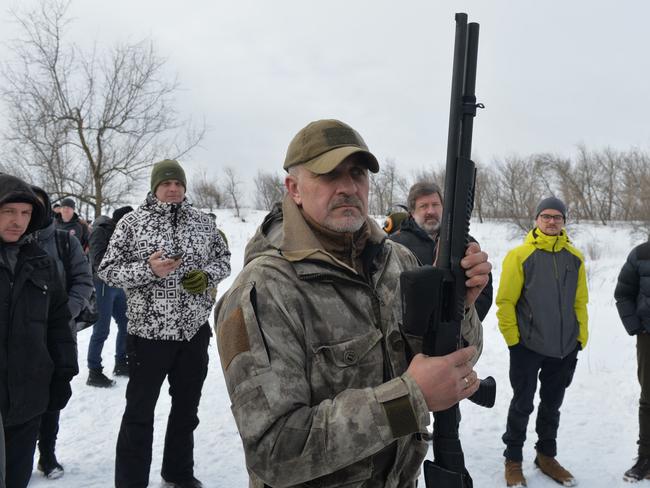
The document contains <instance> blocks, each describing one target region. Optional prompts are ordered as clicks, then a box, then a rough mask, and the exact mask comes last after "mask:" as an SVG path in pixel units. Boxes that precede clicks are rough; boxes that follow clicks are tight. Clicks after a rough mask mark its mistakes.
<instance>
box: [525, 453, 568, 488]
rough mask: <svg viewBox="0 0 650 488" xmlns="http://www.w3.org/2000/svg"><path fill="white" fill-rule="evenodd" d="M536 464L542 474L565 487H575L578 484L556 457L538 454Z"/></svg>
mask: <svg viewBox="0 0 650 488" xmlns="http://www.w3.org/2000/svg"><path fill="white" fill-rule="evenodd" d="M535 464H536V465H537V467H538V468H539V469H540V471H541V472H542V473H544V474H545V475H546V476H548V477H549V478H552V479H553V480H555V481H557V482H558V483H559V484H561V485H563V486H575V485H577V484H578V482H577V481H576V479H575V478H574V477H573V475H572V474H571V473H569V472H568V471H567V470H566V469H564V468H563V467H562V465H561V464H560V463H558V462H557V460H556V459H555V458H554V457H550V456H546V455H544V454H542V453H541V452H537V457H536V458H535Z"/></svg>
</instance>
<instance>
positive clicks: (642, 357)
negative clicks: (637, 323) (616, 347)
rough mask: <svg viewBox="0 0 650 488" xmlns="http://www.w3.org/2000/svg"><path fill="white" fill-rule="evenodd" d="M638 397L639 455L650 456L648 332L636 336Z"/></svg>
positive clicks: (649, 338)
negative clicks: (639, 391)
mask: <svg viewBox="0 0 650 488" xmlns="http://www.w3.org/2000/svg"><path fill="white" fill-rule="evenodd" d="M636 359H637V376H638V378H639V384H640V385H641V398H640V399H639V442H638V444H639V456H642V457H650V334H639V335H637V336H636Z"/></svg>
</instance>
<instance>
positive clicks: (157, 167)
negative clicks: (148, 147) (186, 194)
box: [151, 159, 187, 193]
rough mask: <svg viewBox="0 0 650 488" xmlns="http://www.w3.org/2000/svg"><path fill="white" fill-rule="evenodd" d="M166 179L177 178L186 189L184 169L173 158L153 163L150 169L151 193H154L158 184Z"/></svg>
mask: <svg viewBox="0 0 650 488" xmlns="http://www.w3.org/2000/svg"><path fill="white" fill-rule="evenodd" d="M167 180H178V181H180V182H181V183H182V184H183V187H184V188H185V189H186V190H187V179H186V178H185V171H183V168H181V165H180V164H178V161H176V160H174V159H164V160H162V161H158V162H157V163H156V164H154V165H153V169H152V170H151V193H156V188H158V185H160V184H161V183H162V182H163V181H167Z"/></svg>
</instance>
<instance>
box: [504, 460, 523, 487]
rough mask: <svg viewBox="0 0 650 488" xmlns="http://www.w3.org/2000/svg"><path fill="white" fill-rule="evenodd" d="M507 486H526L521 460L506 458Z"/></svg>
mask: <svg viewBox="0 0 650 488" xmlns="http://www.w3.org/2000/svg"><path fill="white" fill-rule="evenodd" d="M506 486H526V478H524V473H523V471H522V470H521V462H520V461H513V460H512V459H506Z"/></svg>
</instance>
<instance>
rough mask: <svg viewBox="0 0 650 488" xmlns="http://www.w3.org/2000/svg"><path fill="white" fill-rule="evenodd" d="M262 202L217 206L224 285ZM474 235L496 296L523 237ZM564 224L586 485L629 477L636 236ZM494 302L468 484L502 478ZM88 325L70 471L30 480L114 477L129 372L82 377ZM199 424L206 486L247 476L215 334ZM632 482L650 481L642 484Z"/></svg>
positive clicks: (66, 454)
mask: <svg viewBox="0 0 650 488" xmlns="http://www.w3.org/2000/svg"><path fill="white" fill-rule="evenodd" d="M263 216H264V213H263V212H256V211H248V212H247V213H246V215H245V220H246V222H241V221H240V220H239V219H236V218H234V217H233V216H232V212H231V211H229V210H224V211H220V212H219V213H218V216H217V219H218V225H219V226H220V227H221V228H222V229H223V230H224V232H225V233H226V235H227V237H228V240H229V242H230V247H231V251H232V270H233V274H232V276H231V278H229V279H228V280H226V281H225V282H224V284H223V285H222V286H221V287H220V293H221V292H223V291H224V290H226V289H227V287H228V286H229V285H230V283H231V282H232V280H233V279H234V276H235V275H236V274H237V273H238V272H239V270H240V269H241V267H242V261H243V252H244V246H245V244H246V242H247V240H248V239H249V238H250V237H251V236H252V235H253V233H254V231H255V228H256V227H257V225H258V224H259V223H260V222H261V220H262V218H263ZM471 232H472V234H473V235H474V236H475V237H476V238H477V239H478V241H479V242H481V244H482V246H483V248H484V249H486V250H487V251H488V253H489V254H490V256H491V261H492V263H493V265H494V285H495V294H496V289H497V287H498V283H499V274H500V271H501V261H502V259H503V257H504V255H505V253H506V252H507V251H508V250H509V249H510V248H511V247H513V246H514V245H516V244H519V243H520V242H521V240H522V238H523V236H522V235H521V234H517V233H516V232H515V233H513V232H512V230H510V229H509V228H508V227H507V226H506V225H505V224H500V223H495V222H488V223H483V224H479V223H473V224H472V229H471ZM569 234H570V236H571V237H572V240H573V241H574V242H575V243H576V245H577V247H578V248H579V249H581V250H582V251H583V252H584V254H585V256H586V259H587V266H588V279H589V291H590V303H589V315H590V324H589V328H590V337H589V344H588V346H587V349H586V350H585V351H583V352H581V353H580V355H579V360H578V368H577V371H576V375H575V379H574V380H573V384H572V385H571V387H570V388H569V390H568V391H567V395H566V398H565V401H564V406H563V408H562V419H561V422H560V432H559V442H558V450H559V452H558V459H559V460H560V461H561V462H562V463H563V464H565V465H566V467H568V468H569V469H570V470H571V471H572V472H573V474H574V475H575V476H576V478H577V479H578V481H579V484H580V486H584V487H588V488H615V487H623V486H629V485H628V484H627V483H625V482H623V481H622V474H623V472H624V471H625V470H626V469H627V468H629V467H630V466H631V465H632V462H633V460H634V457H635V455H636V438H637V405H638V395H639V387H638V384H637V380H636V360H635V341H634V338H632V337H629V336H628V335H627V334H626V333H625V331H624V329H623V326H622V325H621V324H620V321H619V320H618V316H617V314H616V308H615V305H614V300H613V291H614V286H615V283H616V277H617V276H618V272H619V270H620V267H621V266H622V264H623V262H624V260H625V257H626V256H627V254H628V252H629V250H630V249H631V248H632V246H634V245H636V244H638V243H640V239H639V237H638V236H636V237H634V236H632V235H631V233H630V231H629V229H628V228H627V227H624V226H607V227H604V226H600V225H590V224H580V225H574V226H571V227H569ZM495 311H496V310H495V308H494V307H493V308H492V309H491V310H490V314H489V315H488V317H487V318H486V320H485V323H484V328H485V348H484V352H483V357H482V358H481V360H480V362H479V364H478V367H477V369H478V370H479V373H480V375H482V376H486V375H492V376H494V377H495V378H496V380H497V382H498V394H497V402H496V405H495V407H494V408H493V409H490V410H486V409H482V408H480V407H476V406H475V405H474V404H472V403H469V402H463V404H462V412H463V421H462V424H461V437H462V440H463V446H464V450H465V456H466V462H467V467H468V469H469V471H470V473H472V476H473V478H474V486H476V487H477V488H483V487H488V488H490V487H500V486H505V483H504V481H503V457H502V452H503V444H502V442H501V435H502V433H503V430H504V427H505V419H506V414H507V409H508V404H509V401H510V398H511V389H510V385H509V382H508V350H507V348H506V346H505V343H504V341H503V339H502V337H501V334H500V333H499V330H498V327H497V322H496V319H495ZM89 338H90V331H89V330H87V331H84V332H81V333H80V334H79V357H80V365H81V373H80V374H79V375H78V376H77V377H76V378H75V379H74V381H73V385H72V387H73V396H72V399H71V400H70V403H69V405H68V407H67V408H66V409H65V410H64V411H63V413H62V416H61V430H60V433H59V441H58V445H57V455H58V458H59V461H60V462H61V463H62V464H63V465H64V467H65V471H66V472H65V476H64V477H63V478H61V479H59V480H52V481H51V480H46V479H45V478H43V476H42V475H41V474H40V473H38V472H37V471H34V474H33V477H32V481H31V483H30V485H29V486H30V487H38V488H45V487H52V488H54V487H61V488H63V487H65V488H107V487H110V486H113V471H114V459H115V443H116V440H117V432H118V429H119V425H120V419H121V416H122V412H123V408H124V391H125V387H126V380H125V379H118V382H117V385H116V386H115V387H114V388H111V389H97V388H92V387H89V386H86V384H85V381H86V377H87V370H86V367H85V355H86V351H87V346H88V340H89ZM114 340H115V334H114V331H113V330H112V331H111V336H110V338H109V340H108V341H107V343H106V345H105V348H104V355H103V356H104V367H105V369H106V370H107V371H108V372H109V373H110V371H112V368H113V351H114ZM169 404H170V400H169V395H168V394H167V391H166V389H163V391H162V392H161V395H160V400H159V401H158V406H157V409H156V418H155V433H154V446H153V462H152V468H151V483H150V486H158V485H159V483H160V476H159V472H160V463H161V457H162V449H163V437H164V432H165V426H166V420H167V414H168V412H169ZM534 416H535V413H533V415H532V416H531V419H532V420H531V422H530V423H529V429H528V439H529V441H528V442H527V444H526V447H525V451H524V473H525V475H526V477H527V478H528V486H529V487H535V488H537V487H539V488H543V487H548V488H550V487H555V486H558V485H557V484H555V483H554V482H553V481H551V480H549V479H548V478H546V477H545V476H544V475H542V474H541V473H540V472H539V471H538V470H536V469H535V468H534V465H533V459H534V448H533V445H534V442H535V432H534V424H535V422H534V418H535V417H534ZM199 418H200V419H201V424H200V425H199V427H198V429H197V430H196V434H195V444H196V446H195V461H196V466H195V474H196V476H197V477H198V478H199V479H200V480H202V481H203V483H204V484H205V486H206V487H207V488H231V487H245V486H247V483H248V482H247V475H246V469H245V467H244V457H243V453H242V449H241V443H240V440H239V436H238V433H237V429H236V427H235V423H234V421H233V418H232V415H231V413H230V402H229V399H228V394H227V391H226V388H225V385H224V381H223V378H222V374H221V368H220V365H219V358H218V355H217V350H216V344H215V342H214V339H213V341H212V344H211V346H210V368H209V372H208V377H207V379H206V382H205V386H204V388H203V397H202V400H201V405H200V410H199ZM639 486H650V482H643V483H641V484H640V485H639Z"/></svg>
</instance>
